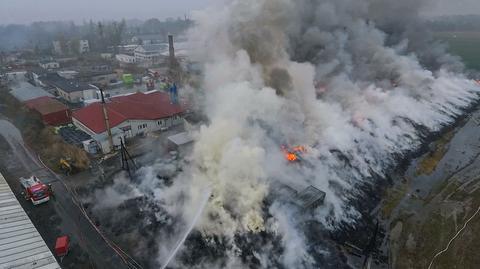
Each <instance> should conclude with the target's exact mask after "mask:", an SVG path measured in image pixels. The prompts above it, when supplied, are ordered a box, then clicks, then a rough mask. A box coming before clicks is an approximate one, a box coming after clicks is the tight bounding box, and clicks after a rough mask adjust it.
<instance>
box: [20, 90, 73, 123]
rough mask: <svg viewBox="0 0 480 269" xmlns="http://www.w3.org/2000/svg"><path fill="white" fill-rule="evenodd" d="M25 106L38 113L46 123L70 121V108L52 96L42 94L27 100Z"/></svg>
mask: <svg viewBox="0 0 480 269" xmlns="http://www.w3.org/2000/svg"><path fill="white" fill-rule="evenodd" d="M25 106H26V107H28V108H29V109H30V110H32V111H35V112H37V113H38V114H40V116H41V117H42V120H43V122H44V123H45V124H47V125H51V126H60V125H65V124H68V123H70V122H71V121H72V120H71V112H70V109H68V107H67V106H65V105H64V104H62V103H61V102H59V101H58V100H56V99H54V98H52V97H48V96H43V97H38V98H35V99H32V100H28V101H26V102H25Z"/></svg>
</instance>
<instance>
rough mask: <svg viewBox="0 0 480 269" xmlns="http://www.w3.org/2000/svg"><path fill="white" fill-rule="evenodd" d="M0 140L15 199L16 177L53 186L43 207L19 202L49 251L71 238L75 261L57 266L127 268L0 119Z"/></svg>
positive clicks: (17, 190)
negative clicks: (52, 194)
mask: <svg viewBox="0 0 480 269" xmlns="http://www.w3.org/2000/svg"><path fill="white" fill-rule="evenodd" d="M0 136H2V137H3V138H4V140H5V141H6V142H7V144H8V148H9V149H8V150H7V149H6V147H7V146H6V145H4V146H3V147H0V156H1V157H0V167H2V168H3V169H4V170H5V171H2V172H4V173H5V175H6V176H5V177H6V179H7V181H8V183H9V184H10V185H11V187H12V189H13V190H14V192H15V193H16V195H17V198H20V195H19V194H20V192H21V186H20V184H19V182H18V178H19V177H22V176H23V177H26V176H30V175H33V174H34V175H36V176H37V177H39V178H41V179H42V180H43V181H44V182H45V183H50V184H52V186H53V190H54V192H55V199H54V200H52V201H50V202H48V203H47V204H44V205H40V206H37V207H34V206H33V205H31V204H30V203H28V202H27V201H25V200H24V199H20V202H21V204H22V206H23V207H24V209H25V211H27V213H28V215H29V216H30V218H31V219H32V221H33V223H34V224H35V226H36V227H37V229H38V230H39V232H40V233H41V234H42V236H43V237H44V239H45V240H46V242H47V244H48V245H49V247H50V248H53V245H54V241H55V238H56V237H57V236H60V235H63V234H67V235H69V236H70V237H71V240H72V245H74V247H73V249H72V256H74V257H75V258H74V259H73V260H72V259H70V260H69V257H68V256H67V258H66V259H65V260H64V262H63V263H61V265H62V267H64V268H102V269H103V268H115V269H121V268H129V267H128V266H127V265H126V264H125V263H124V262H123V260H122V259H121V258H120V256H119V255H117V253H116V252H115V251H114V250H113V249H112V248H111V247H110V246H109V244H108V243H106V242H105V240H103V238H102V237H101V236H100V234H99V233H97V232H96V230H95V228H94V227H93V226H92V225H91V223H90V222H89V220H88V219H87V218H86V217H85V216H84V214H83V213H82V210H81V208H80V207H78V206H77V204H76V203H75V201H74V199H72V196H71V195H70V193H69V191H68V190H67V188H66V186H65V185H64V184H63V183H62V181H61V178H60V177H59V176H58V175H56V174H54V173H53V172H52V171H50V170H49V169H47V168H46V167H45V166H43V164H42V162H41V160H39V159H38V158H37V157H36V155H35V154H34V153H32V152H31V151H30V150H29V149H28V148H27V146H26V145H25V144H24V142H23V139H22V136H21V134H20V132H19V130H18V129H17V128H16V127H15V126H14V125H13V124H12V123H10V122H9V121H6V120H3V119H0ZM4 144H5V143H4ZM52 226H54V227H55V228H53V227H52ZM52 228H53V229H52ZM75 248H78V249H75Z"/></svg>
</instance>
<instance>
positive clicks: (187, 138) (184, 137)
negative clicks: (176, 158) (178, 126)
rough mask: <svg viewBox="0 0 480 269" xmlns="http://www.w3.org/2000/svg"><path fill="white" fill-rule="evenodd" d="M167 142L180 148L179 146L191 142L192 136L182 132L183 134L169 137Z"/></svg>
mask: <svg viewBox="0 0 480 269" xmlns="http://www.w3.org/2000/svg"><path fill="white" fill-rule="evenodd" d="M168 140H170V141H171V142H173V143H174V144H175V145H177V146H181V145H185V144H188V143H191V142H193V138H192V136H191V135H190V134H189V133H187V132H183V133H179V134H176V135H172V136H169V137H168Z"/></svg>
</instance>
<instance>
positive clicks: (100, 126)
mask: <svg viewBox="0 0 480 269" xmlns="http://www.w3.org/2000/svg"><path fill="white" fill-rule="evenodd" d="M105 108H106V111H107V116H108V122H109V126H110V130H111V133H112V140H113V144H114V147H118V146H119V145H120V141H121V139H129V138H132V137H135V136H138V135H143V134H146V133H148V132H154V131H160V130H166V129H168V128H170V127H172V126H174V125H179V124H182V123H183V114H184V111H185V110H184V108H183V107H182V106H181V105H180V104H172V103H171V100H170V96H169V95H168V94H166V93H164V92H159V91H153V92H147V93H135V94H129V95H124V96H117V97H113V98H111V99H109V100H108V101H107V102H106V104H105ZM72 120H73V124H75V126H77V127H78V128H79V129H81V130H82V131H84V132H85V133H87V134H89V135H90V136H91V137H92V139H93V140H94V141H95V142H96V143H97V145H98V148H100V149H101V151H102V152H103V153H109V152H110V151H111V148H110V142H109V139H108V132H107V127H106V124H105V117H104V113H103V105H102V103H100V102H97V103H93V104H91V105H89V106H87V107H84V108H82V109H79V110H77V111H75V112H74V113H73V116H72Z"/></svg>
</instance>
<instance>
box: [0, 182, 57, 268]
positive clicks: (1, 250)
mask: <svg viewBox="0 0 480 269" xmlns="http://www.w3.org/2000/svg"><path fill="white" fill-rule="evenodd" d="M0 268H2V269H3V268H5V269H7V268H12V269H14V268H22V269H32V268H37V269H56V268H60V266H59V265H58V263H57V261H56V260H55V258H54V257H53V254H52V252H50V250H49V249H48V247H47V245H46V244H45V241H43V238H42V237H41V236H40V234H39V233H38V231H37V229H36V228H35V226H33V223H32V222H31V221H30V219H29V218H28V216H27V214H26V213H25V211H24V210H23V208H22V206H21V205H20V203H19V202H18V201H17V199H16V198H15V195H14V194H13V192H12V190H11V189H10V187H9V186H8V184H7V182H6V181H5V178H4V177H3V176H2V174H0Z"/></svg>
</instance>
